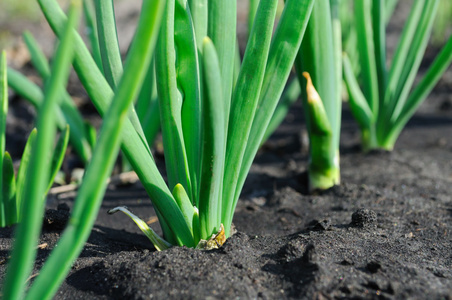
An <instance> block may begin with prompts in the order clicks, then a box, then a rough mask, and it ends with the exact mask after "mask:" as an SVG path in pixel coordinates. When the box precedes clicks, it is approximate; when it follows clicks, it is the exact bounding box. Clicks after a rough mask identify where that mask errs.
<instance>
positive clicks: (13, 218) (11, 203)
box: [1, 152, 20, 226]
mask: <svg viewBox="0 0 452 300" xmlns="http://www.w3.org/2000/svg"><path fill="white" fill-rule="evenodd" d="M2 172H3V177H2V181H1V184H2V186H3V190H2V194H1V197H2V198H3V199H2V201H4V202H5V212H6V225H7V226H10V225H13V224H16V223H17V222H18V219H17V216H18V214H19V209H20V207H18V206H17V205H16V178H15V177H14V166H13V160H12V159H11V155H9V153H8V152H5V155H4V157H3V170H2Z"/></svg>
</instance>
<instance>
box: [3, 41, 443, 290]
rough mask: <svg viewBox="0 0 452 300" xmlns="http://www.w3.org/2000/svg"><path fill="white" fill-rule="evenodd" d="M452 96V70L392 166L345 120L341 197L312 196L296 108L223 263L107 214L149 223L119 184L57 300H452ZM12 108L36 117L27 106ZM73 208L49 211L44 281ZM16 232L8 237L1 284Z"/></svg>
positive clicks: (259, 163) (145, 203)
mask: <svg viewBox="0 0 452 300" xmlns="http://www.w3.org/2000/svg"><path fill="white" fill-rule="evenodd" d="M431 52H434V49H431ZM428 53H430V52H428ZM451 97H452V70H451V69H450V68H449V71H448V73H447V74H446V75H445V76H444V78H443V79H442V81H441V82H440V83H439V85H438V87H437V88H436V89H435V90H434V91H433V93H432V95H431V96H430V97H429V99H428V100H427V102H426V103H425V104H424V105H423V106H422V107H421V109H420V110H419V112H418V113H417V114H416V115H415V116H414V118H413V119H412V120H411V121H410V122H409V124H408V125H407V127H406V129H405V130H404V131H403V132H402V134H401V136H400V138H399V140H398V142H397V144H396V147H395V150H394V151H393V152H391V153H389V152H372V153H369V154H363V153H361V151H360V147H359V134H360V133H359V130H358V128H357V126H356V124H355V122H354V121H353V120H352V119H351V117H350V113H349V111H348V109H347V107H345V108H344V122H343V125H342V140H341V174H342V182H341V185H340V186H337V187H334V188H332V189H330V190H328V191H325V192H321V193H318V194H315V195H309V194H308V193H307V182H306V168H307V154H306V152H305V151H304V150H303V149H305V148H306V145H305V144H304V143H303V139H302V138H301V136H302V134H301V133H302V131H303V127H304V125H303V122H302V114H303V113H302V111H301V107H300V106H299V105H298V104H297V105H295V107H294V108H293V109H292V110H291V112H290V113H289V115H288V116H287V118H286V121H285V122H284V124H283V125H282V126H281V127H280V128H279V129H278V130H277V132H276V133H275V134H274V135H273V137H272V138H271V139H270V140H269V141H268V142H267V143H266V144H265V145H264V147H263V149H262V150H261V151H260V153H259V154H258V156H257V158H256V160H255V163H254V165H253V166H252V169H251V172H250V174H249V176H248V179H247V182H246V184H245V187H244V190H243V193H242V197H241V199H240V201H239V203H238V206H237V210H236V213H235V216H234V225H235V227H236V229H237V233H236V234H235V235H233V236H232V237H230V238H229V239H228V240H227V241H226V243H225V244H224V246H223V247H222V248H221V249H218V250H211V251H201V250H194V249H188V248H185V247H174V248H171V249H169V250H167V251H163V252H157V251H155V250H154V249H153V247H152V244H151V243H150V242H149V241H148V240H147V238H146V237H145V236H144V235H143V234H141V233H140V232H139V230H138V229H137V228H136V226H135V224H134V223H133V222H132V221H131V220H130V219H128V218H127V217H126V216H124V215H120V214H116V215H114V216H110V215H108V214H107V213H106V212H107V210H109V209H110V208H112V207H115V206H118V205H126V206H128V207H129V208H130V209H131V210H132V211H134V212H135V213H136V214H137V215H138V216H140V217H141V218H143V219H144V220H149V221H150V222H152V220H153V219H154V218H153V217H154V216H155V213H154V211H153V208H152V205H151V202H150V201H149V200H148V198H147V195H146V193H145V191H144V189H143V188H142V186H141V184H140V183H139V182H137V183H134V184H129V185H125V186H120V185H110V187H109V189H108V192H107V195H106V197H105V200H104V202H103V205H102V208H101V211H100V214H99V216H98V219H97V221H96V225H95V227H94V228H93V231H92V234H91V236H90V238H89V240H88V242H87V243H86V246H85V248H84V250H83V252H82V254H81V256H80V258H79V259H77V261H76V262H75V263H74V265H73V267H72V270H71V272H70V274H69V275H68V277H67V279H66V281H65V282H64V283H63V285H62V286H61V288H60V289H59V291H58V293H57V295H56V297H55V299H151V298H152V299H154V298H155V299H232V298H234V299H239V298H241V299H256V298H259V299H363V298H364V299H452V134H451V130H452V113H451V109H450V106H451V105H450V103H451V102H452V101H451V100H452V98H451ZM10 105H12V107H13V109H20V110H22V109H24V108H23V107H27V106H26V105H24V104H23V102H22V101H21V100H19V99H16V100H14V101H13V102H12V104H10ZM345 106H346V105H345ZM14 107H15V108H14ZM25 111H26V110H25ZM11 118H14V117H11ZM19 120H21V119H17V120H16V119H14V120H13V121H14V122H12V123H11V124H15V123H17V124H20V122H19ZM7 143H9V144H10V143H14V141H12V140H11V139H9V140H8V141H7ZM160 163H161V162H160ZM74 196H75V192H67V193H63V194H59V195H57V196H53V197H51V198H50V199H49V209H52V210H49V211H48V212H47V214H46V218H45V224H44V226H43V234H42V237H41V240H40V244H44V243H46V245H44V246H43V247H41V248H42V249H40V250H39V251H38V259H37V263H36V268H35V270H34V274H36V273H38V272H39V268H40V266H42V263H43V262H44V261H45V259H46V257H47V256H48V255H49V253H50V251H51V249H52V248H54V246H55V245H56V243H57V241H58V238H59V237H60V234H61V232H62V228H64V224H65V220H67V216H68V208H69V209H70V208H71V207H72V204H73V199H74ZM152 227H153V228H155V229H157V230H158V227H159V226H158V224H155V223H154V224H153V225H152ZM12 232H13V229H11V228H6V229H0V278H2V277H3V276H4V273H5V267H6V264H7V261H8V255H9V251H10V249H11V242H12Z"/></svg>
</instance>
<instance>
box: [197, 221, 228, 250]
mask: <svg viewBox="0 0 452 300" xmlns="http://www.w3.org/2000/svg"><path fill="white" fill-rule="evenodd" d="M225 242H226V235H225V232H224V226H223V224H221V225H220V230H218V232H217V233H216V234H212V236H211V237H210V239H208V240H207V241H206V240H200V241H199V244H198V246H196V249H202V250H212V249H218V248H220V247H221V246H223V244H224V243H225Z"/></svg>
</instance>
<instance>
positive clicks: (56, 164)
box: [45, 125, 70, 194]
mask: <svg viewBox="0 0 452 300" xmlns="http://www.w3.org/2000/svg"><path fill="white" fill-rule="evenodd" d="M69 132H70V130H69V125H67V126H66V128H65V130H63V131H62V132H61V135H60V138H59V139H58V141H57V144H56V146H55V150H54V151H53V155H52V164H51V168H50V176H49V184H48V185H47V190H46V192H45V194H47V193H48V192H49V190H50V188H51V187H52V185H53V181H54V180H55V177H56V175H57V174H58V171H59V170H60V168H61V165H62V164H63V159H64V156H65V154H66V149H67V144H68V142H69Z"/></svg>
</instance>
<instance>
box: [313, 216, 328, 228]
mask: <svg viewBox="0 0 452 300" xmlns="http://www.w3.org/2000/svg"><path fill="white" fill-rule="evenodd" d="M330 227H331V219H329V218H328V219H324V220H321V221H318V222H317V223H316V224H315V225H314V226H313V228H312V229H313V230H318V231H325V230H329V229H330Z"/></svg>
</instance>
